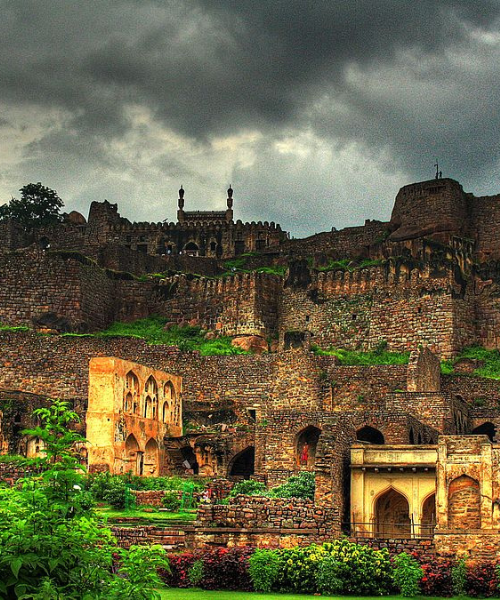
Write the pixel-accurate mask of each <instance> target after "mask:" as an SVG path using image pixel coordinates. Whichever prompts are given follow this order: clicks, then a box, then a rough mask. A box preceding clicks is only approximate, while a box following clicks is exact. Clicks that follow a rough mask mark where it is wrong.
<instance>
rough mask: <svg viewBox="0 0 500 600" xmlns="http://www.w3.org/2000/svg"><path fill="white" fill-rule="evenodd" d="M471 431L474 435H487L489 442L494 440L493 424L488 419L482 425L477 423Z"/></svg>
mask: <svg viewBox="0 0 500 600" xmlns="http://www.w3.org/2000/svg"><path fill="white" fill-rule="evenodd" d="M471 433H473V434H475V435H480V434H483V435H487V436H488V437H489V438H490V442H493V441H494V440H495V433H496V432H495V426H494V425H493V423H490V422H489V421H487V422H486V423H483V424H482V425H478V426H477V427H476V428H474V429H473V430H472V431H471Z"/></svg>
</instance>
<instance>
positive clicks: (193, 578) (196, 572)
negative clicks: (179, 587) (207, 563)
mask: <svg viewBox="0 0 500 600" xmlns="http://www.w3.org/2000/svg"><path fill="white" fill-rule="evenodd" d="M188 579H189V583H190V584H191V585H192V586H193V587H196V586H198V585H200V583H201V580H202V579H203V561H202V560H199V559H198V560H195V561H194V563H193V564H192V565H191V567H190V568H189V569H188Z"/></svg>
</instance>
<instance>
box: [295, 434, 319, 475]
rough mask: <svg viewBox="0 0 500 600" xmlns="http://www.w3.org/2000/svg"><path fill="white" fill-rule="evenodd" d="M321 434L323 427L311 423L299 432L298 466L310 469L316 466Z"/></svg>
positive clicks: (297, 443) (296, 448)
mask: <svg viewBox="0 0 500 600" xmlns="http://www.w3.org/2000/svg"><path fill="white" fill-rule="evenodd" d="M320 435H321V429H319V428H318V427H315V426H314V425H309V426H308V427H306V428H305V429H303V430H302V431H300V432H299V433H298V435H297V440H296V443H295V457H296V463H297V466H298V467H303V468H308V469H309V468H312V467H314V463H315V462H316V450H317V447H318V440H319V436H320Z"/></svg>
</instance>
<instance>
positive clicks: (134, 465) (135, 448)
mask: <svg viewBox="0 0 500 600" xmlns="http://www.w3.org/2000/svg"><path fill="white" fill-rule="evenodd" d="M125 454H126V456H125V460H126V462H127V463H128V465H129V466H128V469H127V470H128V471H131V472H132V473H133V474H134V475H142V473H143V470H144V455H143V453H142V452H140V451H139V444H138V443H137V440H136V439H135V436H134V435H133V434H132V433H131V434H130V435H129V436H128V437H127V439H126V440H125Z"/></svg>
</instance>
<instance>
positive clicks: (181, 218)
mask: <svg viewBox="0 0 500 600" xmlns="http://www.w3.org/2000/svg"><path fill="white" fill-rule="evenodd" d="M178 207H179V208H178V210H177V221H178V222H179V223H184V189H183V187H182V185H181V189H180V190H179V200H178Z"/></svg>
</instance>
